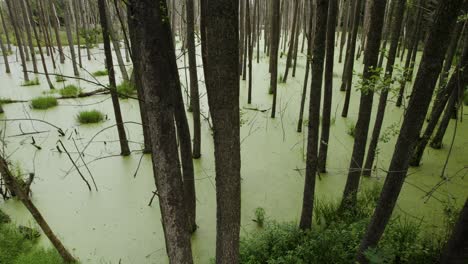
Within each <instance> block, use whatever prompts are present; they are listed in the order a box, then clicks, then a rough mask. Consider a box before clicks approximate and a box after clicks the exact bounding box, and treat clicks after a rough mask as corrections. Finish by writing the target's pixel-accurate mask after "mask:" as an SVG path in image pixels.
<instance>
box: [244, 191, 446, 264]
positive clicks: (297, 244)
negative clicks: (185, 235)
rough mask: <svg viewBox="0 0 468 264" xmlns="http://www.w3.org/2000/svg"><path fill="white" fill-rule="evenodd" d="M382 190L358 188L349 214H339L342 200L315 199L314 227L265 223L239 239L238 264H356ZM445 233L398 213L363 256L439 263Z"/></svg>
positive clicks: (374, 259)
mask: <svg viewBox="0 0 468 264" xmlns="http://www.w3.org/2000/svg"><path fill="white" fill-rule="evenodd" d="M379 193H380V187H378V186H376V187H374V188H369V189H366V190H364V191H362V192H360V193H359V195H358V204H357V206H356V208H353V209H354V210H353V212H351V213H344V214H340V213H339V212H338V208H339V204H338V203H324V202H317V203H316V207H314V217H315V222H314V224H313V226H312V229H311V230H310V231H302V230H300V229H299V228H298V227H297V224H296V223H277V222H270V221H266V222H265V226H264V228H263V229H260V230H257V231H255V232H253V233H251V234H248V235H247V236H243V237H242V238H241V244H240V263H243V264H246V263H248V264H254V263H255V264H257V263H270V264H272V263H274V264H287V263H311V264H314V263H336V264H354V263H356V262H355V256H356V252H357V249H358V248H359V244H360V240H361V238H362V236H363V235H364V233H365V232H366V228H367V225H368V223H369V221H370V217H371V216H372V213H373V210H374V208H375V206H376V203H377V200H378V198H379ZM445 237H446V234H434V233H431V234H425V233H423V232H422V231H421V227H420V222H419V221H414V220H407V219H405V218H403V217H398V216H397V217H395V218H394V219H393V220H392V221H391V222H390V223H389V225H388V226H387V228H386V231H385V234H384V236H383V237H382V240H381V241H380V243H379V245H378V246H377V247H376V248H372V249H370V250H368V251H367V252H366V253H365V254H366V257H367V258H368V259H369V261H370V263H412V264H413V263H418V264H422V263H437V259H438V257H439V255H440V252H441V249H442V245H443V244H444V242H445Z"/></svg>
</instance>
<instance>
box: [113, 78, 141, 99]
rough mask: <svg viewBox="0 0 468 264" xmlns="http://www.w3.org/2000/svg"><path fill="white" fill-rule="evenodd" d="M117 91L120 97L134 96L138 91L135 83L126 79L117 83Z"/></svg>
mask: <svg viewBox="0 0 468 264" xmlns="http://www.w3.org/2000/svg"><path fill="white" fill-rule="evenodd" d="M117 93H118V94H119V97H120V98H123V99H127V98H128V97H129V96H132V95H134V94H135V93H136V88H135V85H133V84H132V83H131V82H127V81H124V82H122V83H121V84H119V85H117Z"/></svg>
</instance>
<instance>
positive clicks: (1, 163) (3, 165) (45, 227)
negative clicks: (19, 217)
mask: <svg viewBox="0 0 468 264" xmlns="http://www.w3.org/2000/svg"><path fill="white" fill-rule="evenodd" d="M0 174H2V176H3V178H4V179H5V183H6V185H7V187H8V189H10V191H13V192H14V193H15V194H16V196H17V197H18V198H19V199H20V201H21V203H22V204H23V205H24V207H26V209H28V211H29V212H30V213H31V215H32V217H33V218H34V220H35V221H36V223H37V224H38V225H39V226H40V227H41V230H42V231H43V232H44V234H45V235H46V236H47V238H48V239H49V240H50V242H51V243H52V245H54V247H55V249H56V250H57V252H58V253H59V254H60V256H61V257H62V259H63V261H64V262H65V263H75V262H76V259H75V258H74V257H73V256H72V255H71V254H70V252H68V250H67V249H66V248H65V246H64V245H63V244H62V242H61V241H60V240H59V239H58V237H57V236H56V235H55V234H54V232H53V231H52V229H51V228H50V226H49V224H47V222H46V220H45V219H44V217H43V216H42V214H41V213H40V212H39V210H38V209H37V207H36V206H35V205H34V204H33V202H32V201H31V199H29V196H28V195H27V194H26V193H25V191H24V190H23V188H22V187H21V186H20V184H19V183H18V182H17V180H16V178H15V176H14V175H12V174H11V172H10V170H9V169H8V163H7V161H6V160H5V159H4V157H2V156H0Z"/></svg>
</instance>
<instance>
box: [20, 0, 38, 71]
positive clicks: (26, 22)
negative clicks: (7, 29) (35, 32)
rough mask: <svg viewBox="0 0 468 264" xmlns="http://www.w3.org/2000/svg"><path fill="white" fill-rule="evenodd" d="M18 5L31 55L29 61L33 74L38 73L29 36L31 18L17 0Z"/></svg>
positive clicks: (30, 35)
mask: <svg viewBox="0 0 468 264" xmlns="http://www.w3.org/2000/svg"><path fill="white" fill-rule="evenodd" d="M19 5H20V9H21V14H22V15H23V24H24V27H25V29H26V37H27V40H28V44H29V52H30V53H31V59H32V63H33V72H34V73H38V72H39V71H38V69H37V60H36V52H35V51H34V44H33V39H32V34H31V24H32V23H31V20H30V19H31V18H29V17H28V14H27V11H26V7H25V5H24V2H23V0H19Z"/></svg>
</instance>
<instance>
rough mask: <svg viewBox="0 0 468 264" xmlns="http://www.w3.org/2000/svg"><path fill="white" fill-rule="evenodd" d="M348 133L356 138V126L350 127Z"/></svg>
mask: <svg viewBox="0 0 468 264" xmlns="http://www.w3.org/2000/svg"><path fill="white" fill-rule="evenodd" d="M346 133H348V135H350V136H352V137H354V136H355V134H356V124H354V123H353V124H350V125H348V129H347V130H346Z"/></svg>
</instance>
